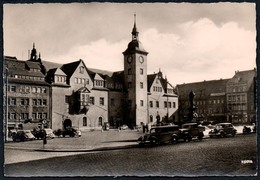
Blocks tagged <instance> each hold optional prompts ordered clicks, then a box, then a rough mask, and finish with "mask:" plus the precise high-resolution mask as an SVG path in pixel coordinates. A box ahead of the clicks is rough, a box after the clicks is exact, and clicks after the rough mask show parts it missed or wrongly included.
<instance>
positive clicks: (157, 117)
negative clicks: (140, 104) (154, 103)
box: [156, 112, 161, 126]
mask: <svg viewBox="0 0 260 180" xmlns="http://www.w3.org/2000/svg"><path fill="white" fill-rule="evenodd" d="M160 119H161V117H160V115H159V113H158V112H157V116H156V125H157V126H159V125H160Z"/></svg>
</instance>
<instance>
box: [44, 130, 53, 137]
mask: <svg viewBox="0 0 260 180" xmlns="http://www.w3.org/2000/svg"><path fill="white" fill-rule="evenodd" d="M44 131H45V133H46V137H47V138H50V139H53V138H54V137H55V135H54V133H53V130H52V129H49V128H48V129H44Z"/></svg>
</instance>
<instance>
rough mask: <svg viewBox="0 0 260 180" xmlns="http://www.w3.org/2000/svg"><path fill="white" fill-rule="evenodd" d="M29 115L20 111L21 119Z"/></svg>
mask: <svg viewBox="0 0 260 180" xmlns="http://www.w3.org/2000/svg"><path fill="white" fill-rule="evenodd" d="M28 117H29V113H21V119H23V120H26V119H28Z"/></svg>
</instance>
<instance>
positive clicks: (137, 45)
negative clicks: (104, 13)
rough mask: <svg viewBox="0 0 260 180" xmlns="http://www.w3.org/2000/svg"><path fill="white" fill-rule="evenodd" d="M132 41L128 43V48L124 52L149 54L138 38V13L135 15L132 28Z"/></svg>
mask: <svg viewBox="0 0 260 180" xmlns="http://www.w3.org/2000/svg"><path fill="white" fill-rule="evenodd" d="M131 34H132V41H131V42H130V43H129V44H128V47H127V49H126V50H125V51H124V52H123V54H124V55H126V54H133V53H136V52H139V53H141V54H146V55H147V54H148V52H147V51H146V50H145V49H144V48H143V45H142V43H141V42H140V41H139V39H138V34H139V32H138V30H137V26H136V14H135V15H134V27H133V30H132V33H131Z"/></svg>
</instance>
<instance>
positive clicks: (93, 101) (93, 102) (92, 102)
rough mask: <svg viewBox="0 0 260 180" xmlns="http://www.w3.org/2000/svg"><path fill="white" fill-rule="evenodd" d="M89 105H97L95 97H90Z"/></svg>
mask: <svg viewBox="0 0 260 180" xmlns="http://www.w3.org/2000/svg"><path fill="white" fill-rule="evenodd" d="M89 103H90V104H93V105H94V104H95V98H94V97H90V98H89Z"/></svg>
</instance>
